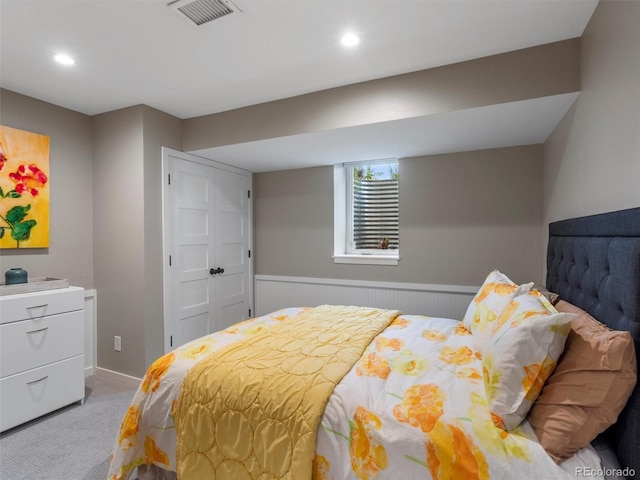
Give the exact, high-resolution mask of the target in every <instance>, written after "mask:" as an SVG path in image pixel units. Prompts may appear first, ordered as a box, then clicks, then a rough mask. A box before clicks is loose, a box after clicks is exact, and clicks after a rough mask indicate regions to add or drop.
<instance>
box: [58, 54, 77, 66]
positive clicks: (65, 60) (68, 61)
mask: <svg viewBox="0 0 640 480" xmlns="http://www.w3.org/2000/svg"><path fill="white" fill-rule="evenodd" d="M53 59H54V60H55V61H56V62H58V63H61V64H63V65H73V64H74V63H76V61H75V60H74V59H73V58H71V57H70V56H69V55H65V54H64V53H59V54H57V55H54V56H53Z"/></svg>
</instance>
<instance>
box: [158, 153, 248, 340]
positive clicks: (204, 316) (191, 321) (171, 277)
mask: <svg viewBox="0 0 640 480" xmlns="http://www.w3.org/2000/svg"><path fill="white" fill-rule="evenodd" d="M163 171H164V173H165V175H164V185H163V251H164V254H165V264H164V339H165V351H169V350H172V349H174V348H176V347H178V346H180V345H183V344H184V343H186V342H189V341H191V340H194V339H196V338H199V337H201V336H203V335H207V334H209V333H212V332H214V331H217V330H220V329H223V328H225V327H227V326H229V325H231V324H233V323H236V322H238V321H241V320H244V319H246V318H248V315H249V311H250V309H251V302H252V289H251V282H250V279H251V259H250V258H249V245H250V230H249V229H250V221H249V215H250V204H249V201H250V199H249V198H248V197H249V190H250V185H251V177H250V173H249V172H245V171H243V170H240V169H234V168H233V167H227V166H222V165H220V164H215V163H214V162H211V161H209V160H206V159H202V158H199V157H196V156H194V155H189V154H185V153H182V152H177V151H174V150H170V149H163Z"/></svg>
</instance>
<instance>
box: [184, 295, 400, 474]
mask: <svg viewBox="0 0 640 480" xmlns="http://www.w3.org/2000/svg"><path fill="white" fill-rule="evenodd" d="M399 314H400V312H398V311H390V310H379V309H371V308H359V307H344V306H329V305H324V306H320V307H317V308H314V309H311V310H308V311H306V312H303V313H301V314H300V315H298V316H297V317H296V318H295V319H291V320H286V321H284V322H282V323H280V324H277V325H274V326H273V327H270V328H268V329H266V330H265V331H264V332H262V333H261V334H259V335H255V336H252V337H250V338H246V339H244V340H241V341H239V342H236V343H234V344H232V345H229V346H228V347H226V348H224V349H222V350H219V351H217V352H215V353H214V354H212V355H211V356H209V357H208V358H205V359H204V360H202V361H200V362H199V363H198V364H196V365H195V366H194V367H193V368H192V370H191V371H190V372H189V374H188V376H187V378H186V379H185V381H184V383H183V385H182V391H181V395H180V398H179V400H178V404H177V405H176V409H175V421H176V429H177V437H178V438H177V467H178V478H180V479H182V480H191V479H203V478H218V479H234V480H244V479H250V478H265V479H266V478H281V479H290V480H295V479H299V480H301V479H309V478H311V470H312V462H313V458H314V450H315V442H316V430H317V427H318V424H319V422H320V418H321V416H322V412H323V410H324V407H325V405H326V403H327V401H328V399H329V397H330V395H331V393H332V392H333V389H334V387H335V386H336V384H337V383H338V382H339V381H340V380H341V379H342V377H343V376H344V375H345V374H346V373H347V372H348V371H349V370H350V369H351V367H352V366H353V365H354V364H355V362H357V361H358V359H359V358H360V357H361V355H362V353H363V351H364V349H365V348H366V347H367V345H369V343H370V342H371V341H372V340H373V339H374V337H375V336H376V335H377V334H379V333H380V332H381V331H382V330H384V329H385V328H386V327H387V326H388V325H389V324H390V323H391V322H392V321H393V320H394V319H395V318H396V317H397V316H398V315H399Z"/></svg>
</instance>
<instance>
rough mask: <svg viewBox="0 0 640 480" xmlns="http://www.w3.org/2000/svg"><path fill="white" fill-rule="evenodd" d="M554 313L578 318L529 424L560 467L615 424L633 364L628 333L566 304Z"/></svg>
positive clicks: (629, 386)
mask: <svg viewBox="0 0 640 480" xmlns="http://www.w3.org/2000/svg"><path fill="white" fill-rule="evenodd" d="M556 309H557V310H558V311H560V312H569V313H575V314H577V317H575V318H574V319H573V320H572V321H571V331H570V332H569V337H568V338H567V341H566V344H565V350H564V353H563V354H562V356H561V357H560V359H559V360H558V365H557V367H556V369H555V370H554V372H553V374H552V375H551V376H550V377H549V379H548V380H547V383H546V384H545V385H544V387H543V389H542V392H541V393H540V396H539V397H538V399H537V400H536V402H535V403H534V404H533V407H532V408H531V410H530V412H529V417H528V419H529V422H530V423H531V425H532V426H533V428H534V430H535V431H536V434H537V435H538V439H539V440H540V443H541V444H542V446H543V447H544V449H545V450H546V451H547V453H548V454H549V455H550V456H551V457H553V459H554V460H555V461H556V463H560V462H561V461H562V460H564V459H567V458H569V457H570V456H571V455H573V454H574V453H575V452H576V451H577V450H578V449H580V448H582V447H585V446H587V445H588V444H589V443H590V442H591V441H592V440H593V439H594V438H596V436H597V435H598V434H599V433H601V432H603V431H605V430H606V429H607V428H608V427H609V426H610V425H612V424H613V423H615V422H616V420H617V418H618V415H619V414H620V412H621V411H622V409H623V408H624V406H625V404H626V403H627V400H628V399H629V396H630V395H631V393H632V392H633V388H634V386H635V384H636V378H637V371H636V370H637V364H636V352H635V347H634V344H633V338H632V337H631V334H630V333H629V332H622V331H616V330H611V329H610V328H608V327H606V326H605V325H603V324H602V323H600V322H599V321H597V320H596V319H595V318H593V317H592V316H591V315H589V314H588V313H587V312H585V311H584V310H582V309H580V308H578V307H576V306H575V305H572V304H570V303H568V302H566V301H564V300H560V301H559V302H558V303H557V304H556Z"/></svg>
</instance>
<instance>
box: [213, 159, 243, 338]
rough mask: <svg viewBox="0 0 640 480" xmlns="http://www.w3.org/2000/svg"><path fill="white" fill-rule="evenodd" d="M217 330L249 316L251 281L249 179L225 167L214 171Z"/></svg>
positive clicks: (215, 320) (215, 323)
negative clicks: (220, 270)
mask: <svg viewBox="0 0 640 480" xmlns="http://www.w3.org/2000/svg"><path fill="white" fill-rule="evenodd" d="M214 183H215V195H216V197H215V219H216V223H215V225H216V229H215V258H216V261H217V264H218V267H217V268H219V269H222V270H224V272H222V273H219V274H217V275H216V280H215V284H216V292H215V293H216V309H215V317H214V326H215V327H214V328H215V330H221V329H223V328H227V327H229V326H230V325H232V324H234V323H237V322H239V321H241V320H244V319H246V318H248V315H249V314H250V312H249V309H250V308H249V304H250V301H249V292H250V288H249V287H250V284H251V276H250V268H249V266H250V263H251V258H250V257H249V255H250V253H249V249H248V246H249V238H248V237H249V201H250V198H249V191H250V185H249V179H248V177H247V175H244V174H242V173H237V172H233V171H229V170H224V169H222V168H217V169H216V172H215V179H214Z"/></svg>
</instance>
